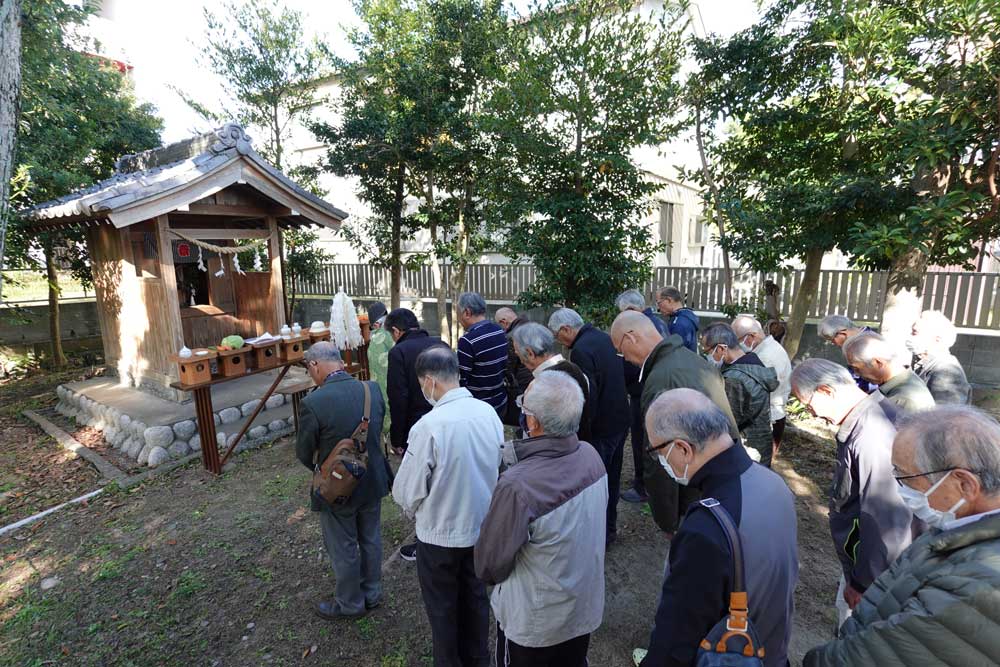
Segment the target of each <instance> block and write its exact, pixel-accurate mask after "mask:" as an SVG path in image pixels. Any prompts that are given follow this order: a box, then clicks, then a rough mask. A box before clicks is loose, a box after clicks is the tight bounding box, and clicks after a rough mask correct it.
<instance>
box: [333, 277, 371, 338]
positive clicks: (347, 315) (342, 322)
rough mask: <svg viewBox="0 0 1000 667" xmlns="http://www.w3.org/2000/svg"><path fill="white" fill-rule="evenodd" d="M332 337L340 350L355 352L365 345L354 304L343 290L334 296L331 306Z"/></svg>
mask: <svg viewBox="0 0 1000 667" xmlns="http://www.w3.org/2000/svg"><path fill="white" fill-rule="evenodd" d="M330 335H331V337H332V338H333V342H334V344H336V346H337V348H338V349H340V350H346V349H352V350H353V349H355V348H358V347H361V345H362V344H363V343H364V338H363V337H362V336H361V325H360V324H358V316H357V314H356V313H355V312H354V302H353V301H351V297H349V296H347V294H345V293H344V290H343V288H341V289H340V290H339V291H338V292H337V294H335V295H334V297H333V303H332V304H331V305H330Z"/></svg>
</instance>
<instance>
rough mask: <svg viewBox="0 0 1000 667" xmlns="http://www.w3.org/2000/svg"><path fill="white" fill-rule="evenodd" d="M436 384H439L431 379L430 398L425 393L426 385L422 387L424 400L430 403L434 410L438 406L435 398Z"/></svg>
mask: <svg viewBox="0 0 1000 667" xmlns="http://www.w3.org/2000/svg"><path fill="white" fill-rule="evenodd" d="M435 384H437V380H435V379H434V378H431V395H430V396H428V395H427V394H426V393H425V392H424V385H423V384H421V385H420V393H421V394H423V395H424V400H425V401H427V402H428V403H430V404H431V407H432V408H433V407H434V406H435V405H437V399H436V398H434V385H435Z"/></svg>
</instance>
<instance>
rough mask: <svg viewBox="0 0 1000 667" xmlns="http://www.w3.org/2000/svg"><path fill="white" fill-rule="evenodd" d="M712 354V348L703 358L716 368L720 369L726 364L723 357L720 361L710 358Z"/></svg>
mask: <svg viewBox="0 0 1000 667" xmlns="http://www.w3.org/2000/svg"><path fill="white" fill-rule="evenodd" d="M713 354H715V348H712V351H711V352H709V353H708V354H706V355H705V358H706V359H708V360H709V361H710V362H712V364H714V365H715V367H716V368H722V366H723V364H725V363H726V357H725V356H723V357H722V358H721V359H716V358H715V357H713V356H712V355H713Z"/></svg>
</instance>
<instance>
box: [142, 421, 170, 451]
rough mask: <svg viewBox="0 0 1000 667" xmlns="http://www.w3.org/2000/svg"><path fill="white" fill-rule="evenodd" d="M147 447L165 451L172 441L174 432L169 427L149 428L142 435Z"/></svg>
mask: <svg viewBox="0 0 1000 667" xmlns="http://www.w3.org/2000/svg"><path fill="white" fill-rule="evenodd" d="M142 437H143V439H144V440H145V441H146V444H147V445H150V446H152V447H162V448H163V449H166V448H167V447H169V446H170V443H172V442H173V441H174V430H173V429H172V428H170V427H169V426H150V427H149V428H147V429H146V430H145V431H143V434H142Z"/></svg>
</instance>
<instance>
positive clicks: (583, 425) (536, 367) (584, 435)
mask: <svg viewBox="0 0 1000 667" xmlns="http://www.w3.org/2000/svg"><path fill="white" fill-rule="evenodd" d="M513 340H514V351H515V352H516V353H517V356H518V357H519V358H520V359H521V362H522V363H523V364H524V367H525V368H527V369H528V371H529V372H530V373H531V374H532V377H538V376H539V375H541V374H542V373H543V372H545V371H562V372H563V373H566V374H567V375H569V376H570V377H571V378H573V379H574V380H575V381H576V383H577V385H578V386H579V387H580V391H581V392H583V412H582V413H581V414H580V425H579V426H578V427H577V429H576V437H577V438H578V439H579V440H580V441H581V442H590V423H591V417H590V413H591V410H593V406H592V404H591V403H592V402H591V397H590V381H589V380H587V376H586V375H584V373H583V371H581V370H580V367H579V366H577V365H576V364H574V363H573V362H572V361H566V360H565V359H563V356H562V355H561V354H559V353H558V352H556V339H555V336H553V335H552V332H551V331H549V330H548V329H546V328H545V327H543V326H542V325H541V324H537V323H535V322H525V323H524V324H523V325H522V326H520V327H518V328H517V329H515V330H514V335H513ZM528 384H530V381H529V382H528V383H527V384H525V388H527V386H528Z"/></svg>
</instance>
